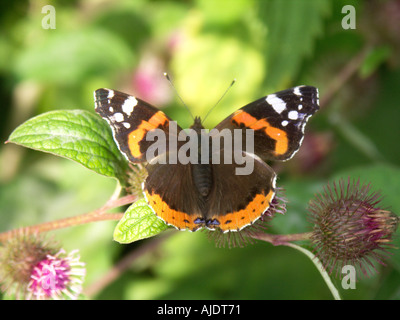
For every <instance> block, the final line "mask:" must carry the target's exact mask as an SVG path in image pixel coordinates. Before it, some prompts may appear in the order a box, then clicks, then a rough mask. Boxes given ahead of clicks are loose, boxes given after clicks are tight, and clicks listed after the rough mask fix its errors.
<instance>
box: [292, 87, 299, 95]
mask: <svg viewBox="0 0 400 320" xmlns="http://www.w3.org/2000/svg"><path fill="white" fill-rule="evenodd" d="M293 93H294V94H295V95H296V96H300V95H301V92H300V87H296V88H294V90H293Z"/></svg>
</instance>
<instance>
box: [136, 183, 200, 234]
mask: <svg viewBox="0 0 400 320" xmlns="http://www.w3.org/2000/svg"><path fill="white" fill-rule="evenodd" d="M144 192H145V195H146V199H147V201H148V203H149V205H150V206H151V207H152V208H153V210H154V212H155V213H156V215H157V216H158V217H160V218H161V219H162V220H164V222H165V223H166V224H169V225H172V226H174V227H175V228H177V229H179V230H185V229H189V230H190V231H196V230H197V229H198V228H200V227H202V226H203V225H204V224H196V223H195V222H194V221H195V220H196V219H197V218H200V215H195V214H194V215H189V214H187V213H185V212H181V211H176V210H174V209H171V208H170V207H169V205H168V204H167V203H166V202H164V201H163V200H162V198H161V197H160V196H159V195H158V194H156V193H153V194H150V193H149V192H147V190H145V191H144Z"/></svg>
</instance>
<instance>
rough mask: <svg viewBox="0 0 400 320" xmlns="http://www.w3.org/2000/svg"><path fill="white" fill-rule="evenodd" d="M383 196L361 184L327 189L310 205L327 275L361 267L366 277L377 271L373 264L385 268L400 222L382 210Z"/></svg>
mask: <svg viewBox="0 0 400 320" xmlns="http://www.w3.org/2000/svg"><path fill="white" fill-rule="evenodd" d="M380 202H381V196H380V194H379V193H376V192H372V191H371V186H370V185H369V184H368V185H360V182H359V181H357V182H355V181H351V180H350V178H349V179H348V181H347V183H346V182H345V181H344V180H340V181H339V183H333V187H332V186H331V185H327V186H326V187H325V188H324V192H323V193H322V194H319V195H317V196H316V198H315V199H313V200H311V201H310V203H309V212H310V220H311V222H312V223H313V225H314V229H313V234H312V242H313V244H314V251H315V254H316V256H317V257H318V258H319V259H320V260H321V261H322V263H323V264H324V266H325V268H326V269H327V270H328V272H330V273H332V272H333V270H334V269H336V275H337V274H338V272H339V270H341V268H342V267H343V266H345V265H349V264H350V265H353V266H354V267H358V268H359V269H360V270H361V271H362V272H363V274H364V275H367V274H368V273H369V272H371V270H374V271H376V268H375V265H374V262H378V263H379V264H382V265H385V263H384V260H385V259H387V258H388V256H389V254H390V252H389V251H388V249H389V248H392V247H393V245H392V244H391V243H390V242H391V240H392V236H393V234H394V232H395V231H396V229H397V225H398V222H399V218H398V217H397V216H396V215H395V214H393V213H392V212H390V211H388V210H385V209H383V208H381V207H380Z"/></svg>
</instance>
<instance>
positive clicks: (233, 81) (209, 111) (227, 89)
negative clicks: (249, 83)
mask: <svg viewBox="0 0 400 320" xmlns="http://www.w3.org/2000/svg"><path fill="white" fill-rule="evenodd" d="M235 82H236V79H233V80H232V82H231V84H230V85H229V87H228V88H226V90H225V92H224V94H223V95H222V96H221V98H219V100H218V101H217V103H216V104H214V106H213V107H212V108H211V109H210V110H208V112H207V114H206V116H205V117H204V119H203V121H202V122H204V121H205V120H206V119H207V117H208V116H209V114H210V113H211V111H212V110H214V108H215V107H216V106H217V105H218V104H219V103H220V102H221V100H222V99H223V98H224V97H225V95H226V94H227V93H228V91H229V89H230V88H232V86H233V85H234V84H235Z"/></svg>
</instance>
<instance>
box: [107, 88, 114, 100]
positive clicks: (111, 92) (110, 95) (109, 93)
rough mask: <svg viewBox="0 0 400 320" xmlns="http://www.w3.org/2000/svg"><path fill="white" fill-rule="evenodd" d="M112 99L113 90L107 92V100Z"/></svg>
mask: <svg viewBox="0 0 400 320" xmlns="http://www.w3.org/2000/svg"><path fill="white" fill-rule="evenodd" d="M112 97H114V90H108V95H107V98H108V99H111V98H112Z"/></svg>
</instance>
